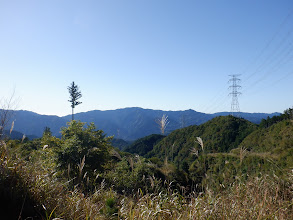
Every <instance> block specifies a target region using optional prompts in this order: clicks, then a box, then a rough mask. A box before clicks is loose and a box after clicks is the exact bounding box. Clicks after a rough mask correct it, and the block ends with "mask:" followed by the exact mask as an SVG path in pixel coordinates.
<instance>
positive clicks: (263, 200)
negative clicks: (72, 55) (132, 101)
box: [0, 116, 293, 219]
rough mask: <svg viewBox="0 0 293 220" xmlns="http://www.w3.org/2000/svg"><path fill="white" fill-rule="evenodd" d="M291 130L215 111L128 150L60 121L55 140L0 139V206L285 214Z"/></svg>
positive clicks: (68, 212)
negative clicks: (213, 115)
mask: <svg viewBox="0 0 293 220" xmlns="http://www.w3.org/2000/svg"><path fill="white" fill-rule="evenodd" d="M292 131H293V123H292V121H291V118H286V117H283V116H281V117H280V118H274V119H270V118H268V119H266V120H264V121H263V123H262V124H261V125H260V126H257V125H255V124H253V123H251V122H249V121H247V120H244V119H240V118H235V117H232V116H221V117H217V118H214V119H212V120H210V121H209V122H206V123H205V124H202V125H199V126H190V127H186V128H183V129H179V130H175V131H173V132H172V133H171V134H169V135H168V136H167V137H164V136H162V135H150V136H147V137H145V138H142V139H139V140H137V141H136V142H135V143H133V145H131V147H129V148H128V149H127V151H128V152H120V151H119V150H118V149H117V148H114V147H113V146H112V145H113V141H112V140H111V138H109V137H106V135H105V133H104V132H103V131H102V130H97V129H96V126H95V125H94V124H93V123H92V124H87V125H86V124H85V123H82V122H80V121H71V122H70V123H68V125H67V126H66V127H63V128H62V129H61V135H62V136H61V138H56V137H54V136H53V135H52V133H51V132H46V130H45V131H44V132H43V136H42V138H39V139H35V140H32V141H30V140H27V139H24V140H9V139H5V140H1V141H0V155H1V157H0V174H1V175H0V195H1V199H0V203H2V204H6V205H2V206H0V209H1V213H2V216H4V218H5V219H28V218H34V219H57V218H59V219H291V216H292V215H293V206H292V201H293V191H292V185H293V175H292V171H291V170H292V168H293V164H292V163H293V162H292V161H293V156H292V155H293V148H292V144H293V138H292V135H291V134H292ZM158 141H159V142H158ZM120 142H121V141H120V140H119V143H120ZM157 142H158V143H157ZM155 143H157V144H155ZM154 145H155V146H154ZM153 146H154V147H153ZM152 148H153V149H152ZM151 149H152V150H151ZM129 152H132V153H135V155H133V154H132V153H129ZM145 153H147V154H146V156H145V157H148V158H144V157H142V156H138V155H136V154H140V155H144V154H145Z"/></svg>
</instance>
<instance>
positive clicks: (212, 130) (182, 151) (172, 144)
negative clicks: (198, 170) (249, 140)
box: [147, 116, 257, 167]
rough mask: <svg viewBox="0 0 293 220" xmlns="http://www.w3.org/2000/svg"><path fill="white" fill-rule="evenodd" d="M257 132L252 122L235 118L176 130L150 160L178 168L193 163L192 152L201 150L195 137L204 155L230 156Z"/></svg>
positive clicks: (221, 119) (156, 149) (154, 150)
mask: <svg viewBox="0 0 293 220" xmlns="http://www.w3.org/2000/svg"><path fill="white" fill-rule="evenodd" d="M256 128H257V126H256V125H255V124H252V123H251V122H249V121H247V120H245V119H241V118H236V117H233V116H220V117H217V118H214V119H212V120H210V121H208V122H206V123H204V124H202V125H199V126H196V125H194V126H189V127H186V128H183V129H179V130H176V131H174V132H172V133H171V134H170V135H168V136H167V137H166V138H164V139H163V140H162V141H160V142H159V143H158V144H157V145H156V146H155V147H154V149H153V151H151V152H149V153H148V154H147V156H148V157H153V156H156V157H159V158H161V159H164V158H165V157H167V158H168V160H170V161H173V162H174V163H175V164H176V165H177V167H180V165H181V166H182V164H183V162H184V161H185V162H187V163H190V162H191V161H193V160H194V159H195V156H194V155H192V154H191V149H193V148H199V145H198V143H197V142H196V137H201V138H202V140H203V142H204V146H205V152H209V153H217V152H228V151H230V150H231V149H233V148H237V147H238V145H239V144H240V143H241V141H242V140H243V139H244V138H245V137H246V136H247V135H248V134H250V133H251V132H252V131H254V130H255V129H256Z"/></svg>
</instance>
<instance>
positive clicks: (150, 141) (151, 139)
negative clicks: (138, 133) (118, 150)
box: [124, 134, 165, 156]
mask: <svg viewBox="0 0 293 220" xmlns="http://www.w3.org/2000/svg"><path fill="white" fill-rule="evenodd" d="M164 137H165V136H164V135H160V134H152V135H149V136H146V137H144V138H139V139H138V140H136V141H134V142H133V143H132V144H131V145H130V146H128V147H127V148H126V149H125V150H124V151H125V152H128V153H132V154H138V155H140V156H144V155H146V154H147V153H148V152H149V151H151V150H153V147H154V146H155V145H156V144H157V143H158V142H159V141H160V140H162V139H163V138H164Z"/></svg>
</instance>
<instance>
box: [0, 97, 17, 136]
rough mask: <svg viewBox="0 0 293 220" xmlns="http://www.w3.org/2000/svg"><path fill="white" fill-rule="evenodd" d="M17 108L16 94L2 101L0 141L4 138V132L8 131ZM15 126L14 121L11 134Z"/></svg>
mask: <svg viewBox="0 0 293 220" xmlns="http://www.w3.org/2000/svg"><path fill="white" fill-rule="evenodd" d="M15 107H16V101H15V98H14V92H13V93H12V95H11V96H10V98H8V99H5V98H2V99H1V100H0V140H2V139H3V137H4V130H5V129H6V127H7V125H8V123H9V122H11V119H12V117H13V115H14V110H15ZM13 126H14V121H13V122H12V126H11V129H10V133H11V132H12V129H13Z"/></svg>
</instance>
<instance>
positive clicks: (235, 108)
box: [229, 74, 241, 116]
mask: <svg viewBox="0 0 293 220" xmlns="http://www.w3.org/2000/svg"><path fill="white" fill-rule="evenodd" d="M240 75H241V74H234V75H229V76H230V77H231V79H230V80H229V83H232V85H231V86H229V89H232V92H230V93H229V95H231V96H232V102H231V115H233V116H239V113H240V108H239V102H238V96H239V95H241V92H239V91H238V90H239V89H241V86H240V85H238V83H239V82H240V81H241V80H240V79H239V78H237V77H239V76H240Z"/></svg>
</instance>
